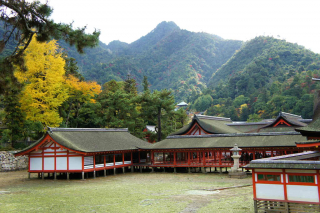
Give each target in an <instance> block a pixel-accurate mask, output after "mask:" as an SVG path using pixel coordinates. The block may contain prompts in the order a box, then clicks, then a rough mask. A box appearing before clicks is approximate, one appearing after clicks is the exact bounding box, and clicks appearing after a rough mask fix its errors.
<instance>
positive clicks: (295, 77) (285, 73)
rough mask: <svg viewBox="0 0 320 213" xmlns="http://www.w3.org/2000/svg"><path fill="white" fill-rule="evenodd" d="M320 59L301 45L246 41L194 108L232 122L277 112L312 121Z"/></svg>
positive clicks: (214, 76) (262, 38)
mask: <svg viewBox="0 0 320 213" xmlns="http://www.w3.org/2000/svg"><path fill="white" fill-rule="evenodd" d="M319 76H320V55H319V54H316V53H314V52H312V51H310V50H307V49H305V48H304V47H303V46H299V45H297V44H293V43H289V42H286V41H285V40H280V39H275V38H273V37H265V36H260V37H256V38H254V39H252V40H250V41H248V42H246V43H245V44H244V45H243V46H242V47H241V48H240V50H237V51H236V53H235V54H234V55H233V56H232V57H231V58H230V59H229V60H228V61H227V62H226V63H225V64H224V65H222V66H221V67H220V68H219V69H217V71H215V72H214V73H213V74H212V76H211V79H210V81H209V83H208V89H207V90H205V91H204V94H202V95H200V96H197V97H193V99H192V103H191V104H192V106H191V107H192V108H194V109H196V110H198V111H200V110H201V111H205V110H207V111H206V113H207V114H208V115H215V116H224V117H231V118H232V120H247V119H248V118H252V119H255V120H257V119H262V118H270V117H276V116H277V115H278V114H279V112H281V111H285V112H288V113H293V114H298V115H302V117H303V118H311V117H312V114H313V109H312V107H313V94H314V91H315V90H317V89H320V84H319V83H317V82H315V81H312V80H311V79H312V77H316V78H318V77H319Z"/></svg>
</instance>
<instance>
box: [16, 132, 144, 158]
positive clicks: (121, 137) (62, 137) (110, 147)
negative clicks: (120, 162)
mask: <svg viewBox="0 0 320 213" xmlns="http://www.w3.org/2000/svg"><path fill="white" fill-rule="evenodd" d="M46 134H49V135H50V136H51V137H52V139H53V140H54V141H56V142H57V143H58V144H60V145H62V146H64V147H67V148H69V149H72V150H76V151H80V152H104V151H120V150H134V149H138V148H139V147H148V146H149V143H147V142H145V141H143V140H141V139H139V138H137V137H135V136H133V135H131V134H130V133H129V132H128V129H94V128H79V129H78V128H49V130H48V131H47V133H46ZM42 139H43V138H41V139H40V140H38V141H36V142H35V143H33V144H32V145H30V146H29V147H27V148H26V149H24V150H22V151H21V152H24V151H26V150H28V149H31V148H32V147H34V146H36V145H37V144H39V143H41V141H42Z"/></svg>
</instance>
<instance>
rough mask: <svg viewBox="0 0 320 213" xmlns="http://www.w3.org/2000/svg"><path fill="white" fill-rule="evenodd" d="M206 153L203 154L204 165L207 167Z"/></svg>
mask: <svg viewBox="0 0 320 213" xmlns="http://www.w3.org/2000/svg"><path fill="white" fill-rule="evenodd" d="M205 154H206V153H205V151H203V152H202V155H203V156H202V157H203V165H204V166H205V165H206V155H205Z"/></svg>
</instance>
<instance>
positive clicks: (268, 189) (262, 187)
mask: <svg viewBox="0 0 320 213" xmlns="http://www.w3.org/2000/svg"><path fill="white" fill-rule="evenodd" d="M256 195H257V198H261V199H274V200H284V189H283V185H282V184H261V183H259V184H256Z"/></svg>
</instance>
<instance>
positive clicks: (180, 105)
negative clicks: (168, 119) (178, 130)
mask: <svg viewBox="0 0 320 213" xmlns="http://www.w3.org/2000/svg"><path fill="white" fill-rule="evenodd" d="M187 106H188V104H187V103H186V102H184V101H182V102H180V103H178V104H177V105H176V109H175V111H177V110H178V109H180V108H183V109H186V108H187Z"/></svg>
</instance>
